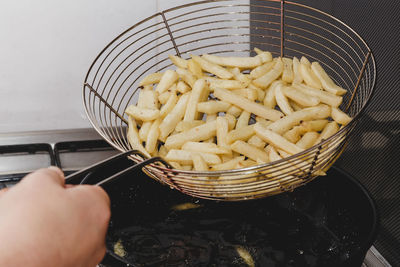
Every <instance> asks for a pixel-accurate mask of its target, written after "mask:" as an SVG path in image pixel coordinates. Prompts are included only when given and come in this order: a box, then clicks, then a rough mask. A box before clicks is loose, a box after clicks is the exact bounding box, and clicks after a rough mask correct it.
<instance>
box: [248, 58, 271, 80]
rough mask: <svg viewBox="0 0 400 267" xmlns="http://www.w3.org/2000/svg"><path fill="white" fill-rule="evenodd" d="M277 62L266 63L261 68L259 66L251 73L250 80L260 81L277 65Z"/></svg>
mask: <svg viewBox="0 0 400 267" xmlns="http://www.w3.org/2000/svg"><path fill="white" fill-rule="evenodd" d="M275 63H276V62H274V61H269V62H266V63H264V64H263V65H261V66H258V67H257V68H254V69H252V70H251V71H250V78H252V79H258V78H260V77H261V76H263V75H265V74H266V73H268V72H269V71H270V70H271V69H272V68H273V67H274V65H275Z"/></svg>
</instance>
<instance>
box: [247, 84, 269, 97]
mask: <svg viewBox="0 0 400 267" xmlns="http://www.w3.org/2000/svg"><path fill="white" fill-rule="evenodd" d="M248 88H249V89H254V90H256V91H257V100H258V101H259V102H262V101H263V100H264V98H265V91H264V90H263V89H261V88H258V87H257V86H255V85H254V84H252V83H250V84H249V86H248Z"/></svg>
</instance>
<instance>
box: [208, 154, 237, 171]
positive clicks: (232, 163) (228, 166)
mask: <svg viewBox="0 0 400 267" xmlns="http://www.w3.org/2000/svg"><path fill="white" fill-rule="evenodd" d="M243 160H244V157H243V156H240V157H235V158H233V159H231V160H229V161H226V162H224V163H220V164H215V165H212V166H211V170H213V171H224V170H232V169H235V167H236V165H237V164H238V163H239V162H240V161H243Z"/></svg>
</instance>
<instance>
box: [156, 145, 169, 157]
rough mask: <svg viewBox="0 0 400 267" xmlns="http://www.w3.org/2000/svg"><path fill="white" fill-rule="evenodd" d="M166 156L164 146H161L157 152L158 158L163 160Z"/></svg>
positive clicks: (166, 150) (166, 152)
mask: <svg viewBox="0 0 400 267" xmlns="http://www.w3.org/2000/svg"><path fill="white" fill-rule="evenodd" d="M167 154H168V149H167V148H166V147H165V146H163V145H161V146H160V149H159V150H158V156H160V157H163V158H164V157H165V156H166V155H167Z"/></svg>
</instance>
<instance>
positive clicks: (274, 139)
mask: <svg viewBox="0 0 400 267" xmlns="http://www.w3.org/2000/svg"><path fill="white" fill-rule="evenodd" d="M254 131H255V133H256V134H257V136H258V137H260V138H261V139H262V140H264V141H265V142H267V143H269V144H270V145H273V146H274V147H277V148H280V149H282V150H284V151H286V152H288V153H290V154H292V155H293V154H296V153H299V152H301V151H302V150H303V149H301V148H300V147H298V146H296V145H295V144H293V143H292V142H289V141H288V140H286V139H285V138H284V137H282V136H281V135H279V134H277V133H275V132H273V131H271V130H268V129H267V128H265V127H264V126H262V125H260V124H258V123H256V124H255V126H254Z"/></svg>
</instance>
